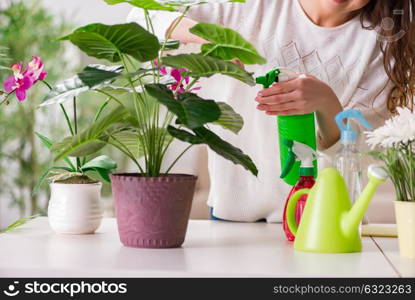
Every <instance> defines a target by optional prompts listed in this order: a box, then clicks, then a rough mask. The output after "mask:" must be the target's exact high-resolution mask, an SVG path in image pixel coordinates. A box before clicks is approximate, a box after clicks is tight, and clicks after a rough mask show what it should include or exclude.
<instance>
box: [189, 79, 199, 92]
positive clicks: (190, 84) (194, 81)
mask: <svg viewBox="0 0 415 300" xmlns="http://www.w3.org/2000/svg"><path fill="white" fill-rule="evenodd" d="M199 79H200V78H199V77H196V78H193V80H192V81H191V82H190V83H189V84H188V85H187V87H186V92H188V91H189V90H190V89H191V88H192V87H193V86H194V85H195V84H196V83H197V82H198V80H199Z"/></svg>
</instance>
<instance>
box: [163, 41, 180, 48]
mask: <svg viewBox="0 0 415 300" xmlns="http://www.w3.org/2000/svg"><path fill="white" fill-rule="evenodd" d="M163 43H164V41H161V42H160V44H163ZM179 48H180V41H178V40H168V41H167V42H166V46H164V49H165V50H177V49H179Z"/></svg>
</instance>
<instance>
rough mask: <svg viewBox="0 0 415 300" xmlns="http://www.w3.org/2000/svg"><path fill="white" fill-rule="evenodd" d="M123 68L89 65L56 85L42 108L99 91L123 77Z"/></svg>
mask: <svg viewBox="0 0 415 300" xmlns="http://www.w3.org/2000/svg"><path fill="white" fill-rule="evenodd" d="M122 70H123V69H122V67H121V66H105V65H89V66H87V67H86V68H85V69H84V70H83V71H82V72H80V73H78V74H77V75H75V76H72V77H71V78H68V79H66V80H64V81H63V82H61V83H59V84H57V85H55V86H54V87H53V88H52V90H51V91H50V92H49V93H48V94H47V95H46V97H45V99H44V100H43V103H42V104H41V105H40V106H47V105H52V104H59V103H63V102H65V101H66V100H68V99H72V98H73V97H75V96H78V95H79V94H81V93H83V92H86V91H89V90H93V89H98V88H100V87H102V86H104V85H106V84H109V83H111V82H112V81H114V80H115V79H116V78H117V77H118V76H121V72H122Z"/></svg>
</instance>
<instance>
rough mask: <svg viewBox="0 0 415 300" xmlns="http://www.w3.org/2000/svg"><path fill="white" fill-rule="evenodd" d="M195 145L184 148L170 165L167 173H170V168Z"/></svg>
mask: <svg viewBox="0 0 415 300" xmlns="http://www.w3.org/2000/svg"><path fill="white" fill-rule="evenodd" d="M193 146H194V145H190V146H188V147H187V148H186V149H184V150H183V152H182V153H180V155H179V156H178V157H177V158H176V159H175V160H174V161H173V163H172V164H171V165H170V167H169V168H168V169H167V171H166V174H168V173H169V172H170V170H171V169H172V168H173V167H174V166H175V165H176V163H177V162H178V161H179V160H180V158H182V156H183V155H184V154H185V153H186V152H187V151H189V150H190V148H192V147H193Z"/></svg>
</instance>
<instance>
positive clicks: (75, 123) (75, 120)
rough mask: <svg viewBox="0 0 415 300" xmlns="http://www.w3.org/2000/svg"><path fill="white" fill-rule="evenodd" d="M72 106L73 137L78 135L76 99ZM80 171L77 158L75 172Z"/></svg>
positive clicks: (74, 98)
mask: <svg viewBox="0 0 415 300" xmlns="http://www.w3.org/2000/svg"><path fill="white" fill-rule="evenodd" d="M72 105H73V123H74V133H75V135H76V134H78V116H77V113H76V97H73V99H72ZM80 169H81V159H80V158H79V157H77V158H76V170H77V171H78V172H80Z"/></svg>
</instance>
